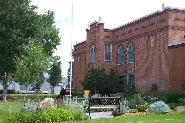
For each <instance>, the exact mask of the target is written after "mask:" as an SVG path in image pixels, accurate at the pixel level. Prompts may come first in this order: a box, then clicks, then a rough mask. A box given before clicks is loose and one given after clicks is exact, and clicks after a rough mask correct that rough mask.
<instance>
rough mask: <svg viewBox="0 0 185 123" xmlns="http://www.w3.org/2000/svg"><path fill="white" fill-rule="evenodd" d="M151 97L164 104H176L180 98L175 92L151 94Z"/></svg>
mask: <svg viewBox="0 0 185 123" xmlns="http://www.w3.org/2000/svg"><path fill="white" fill-rule="evenodd" d="M152 96H153V97H156V98H157V99H158V100H161V101H163V102H165V103H178V101H179V98H180V97H181V96H180V94H178V93H176V92H156V93H153V94H152Z"/></svg>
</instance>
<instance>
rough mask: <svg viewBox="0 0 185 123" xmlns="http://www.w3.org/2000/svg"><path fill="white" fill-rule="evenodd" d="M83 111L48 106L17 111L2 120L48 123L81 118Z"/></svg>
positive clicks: (15, 122) (7, 121)
mask: <svg viewBox="0 0 185 123" xmlns="http://www.w3.org/2000/svg"><path fill="white" fill-rule="evenodd" d="M83 115H84V114H83V113H82V112H80V111H78V110H72V109H70V108H66V107H62V108H50V109H44V110H41V111H37V112H17V113H15V114H12V116H11V117H7V118H5V119H4V122H6V123H11V122H12V121H13V122H14V123H50V122H61V121H70V120H82V119H83V118H84V117H83Z"/></svg>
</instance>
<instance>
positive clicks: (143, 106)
mask: <svg viewBox="0 0 185 123" xmlns="http://www.w3.org/2000/svg"><path fill="white" fill-rule="evenodd" d="M136 108H137V110H138V111H139V112H145V111H146V109H147V105H145V104H143V105H137V107H136Z"/></svg>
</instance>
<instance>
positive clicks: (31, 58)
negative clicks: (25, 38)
mask: <svg viewBox="0 0 185 123" xmlns="http://www.w3.org/2000/svg"><path fill="white" fill-rule="evenodd" d="M24 48H25V53H24V55H22V56H21V57H17V58H16V59H15V63H16V71H15V72H14V79H15V80H16V82H18V83H19V84H21V85H26V87H27V85H30V84H36V82H37V80H38V79H39V76H40V73H42V72H43V71H45V70H46V68H47V65H48V62H47V57H46V55H45V53H44V51H43V48H42V45H39V44H35V43H34V41H30V43H29V44H28V45H25V47H24Z"/></svg>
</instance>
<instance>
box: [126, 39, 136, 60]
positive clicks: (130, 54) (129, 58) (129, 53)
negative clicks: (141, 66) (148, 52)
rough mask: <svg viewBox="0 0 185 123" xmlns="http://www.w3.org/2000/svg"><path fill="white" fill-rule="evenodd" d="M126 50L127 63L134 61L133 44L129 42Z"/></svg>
mask: <svg viewBox="0 0 185 123" xmlns="http://www.w3.org/2000/svg"><path fill="white" fill-rule="evenodd" d="M127 52H128V58H127V61H128V63H134V60H135V58H134V57H135V54H134V46H133V44H132V43H130V44H129V45H128V47H127Z"/></svg>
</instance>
